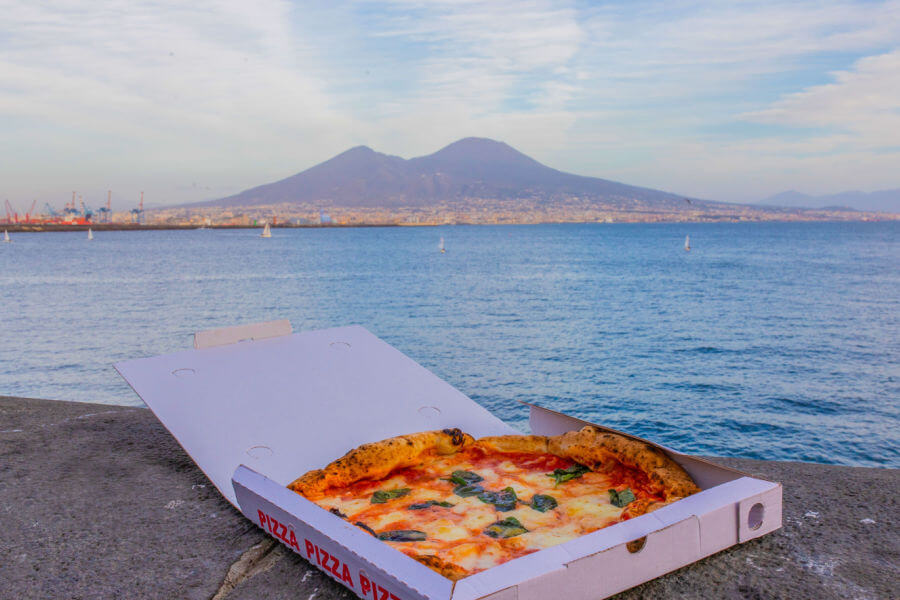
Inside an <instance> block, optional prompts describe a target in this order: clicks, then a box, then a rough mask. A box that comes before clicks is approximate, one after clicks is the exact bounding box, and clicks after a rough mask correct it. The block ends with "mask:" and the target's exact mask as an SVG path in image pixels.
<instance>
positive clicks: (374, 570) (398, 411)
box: [116, 321, 781, 600]
mask: <svg viewBox="0 0 900 600" xmlns="http://www.w3.org/2000/svg"><path fill="white" fill-rule="evenodd" d="M116 369H117V370H118V371H119V373H120V374H121V375H122V376H123V377H124V378H125V379H126V380H127V381H128V383H129V384H130V385H131V387H132V388H133V389H134V390H135V392H137V394H138V395H139V396H140V397H141V398H142V399H143V400H144V402H145V403H146V404H147V406H149V407H150V409H151V410H153V412H154V413H155V414H156V416H157V417H158V418H159V419H160V421H162V423H163V425H165V426H166V428H168V430H169V431H170V432H171V433H172V435H174V436H175V438H176V439H177V440H178V442H179V443H180V444H181V445H182V446H183V447H184V449H185V450H186V451H187V453H188V454H189V455H190V456H191V458H192V459H193V460H194V461H195V462H196V463H197V465H199V467H200V468H201V469H202V470H203V472H204V473H206V475H207V476H208V477H209V479H210V480H211V481H212V482H213V484H214V485H215V486H216V487H217V488H218V489H219V491H220V492H221V493H222V495H224V496H225V498H227V499H228V501H229V502H231V503H232V504H233V505H234V506H236V507H237V508H239V509H240V510H241V512H243V513H244V515H246V516H247V518H249V519H250V520H252V521H253V522H255V523H256V524H258V525H260V526H261V527H263V528H264V529H265V530H266V531H268V532H269V533H270V534H271V535H273V536H274V537H276V538H277V539H279V540H280V541H281V542H282V543H284V544H285V545H287V546H288V547H289V548H291V549H292V550H294V551H295V552H298V553H299V554H301V555H302V556H304V557H305V558H307V559H308V560H309V561H310V562H311V563H313V564H315V565H316V566H318V567H319V568H320V569H322V570H323V571H324V572H325V573H327V574H328V575H329V576H331V577H332V578H334V579H335V580H336V581H338V582H339V583H341V584H343V585H345V586H347V587H348V588H350V589H351V590H353V591H354V592H355V593H356V594H357V595H358V596H360V597H361V598H371V599H373V600H387V599H404V600H407V599H410V600H411V599H415V598H429V599H434V600H438V599H440V600H451V599H452V600H474V599H478V598H490V599H492V600H527V599H532V598H533V599H540V598H550V597H555V598H571V599H579V598H585V599H588V598H591V599H597V598H604V597H607V596H610V595H612V594H615V593H617V592H620V591H622V590H625V589H628V588H630V587H632V586H635V585H638V584H640V583H643V582H645V581H648V580H650V579H653V578H654V577H657V576H659V575H662V574H663V573H667V572H669V571H672V570H675V569H677V568H679V567H682V566H684V565H687V564H690V563H692V562H694V561H696V560H698V559H700V558H702V557H704V556H709V555H710V554H713V553H715V552H718V551H720V550H723V549H725V548H728V547H729V546H732V545H734V544H737V543H740V542H744V541H746V540H749V539H752V538H755V537H759V536H761V535H764V534H766V533H769V532H771V531H773V530H775V529H778V528H779V527H781V485H780V484H777V483H773V482H770V481H765V480H762V479H756V478H753V477H749V476H747V475H746V474H743V473H740V472H738V471H734V470H732V469H726V468H723V467H719V466H717V465H714V464H712V463H709V462H707V461H704V460H701V459H697V458H693V457H690V456H686V455H684V454H680V453H678V452H675V451H674V450H671V449H668V448H663V447H661V446H658V447H660V448H662V449H663V450H664V451H666V452H667V453H668V454H669V455H670V456H671V457H672V458H673V459H675V460H676V461H677V462H678V463H680V464H681V465H682V466H683V467H684V468H685V469H686V470H687V471H688V472H689V473H690V474H691V476H692V477H693V478H694V480H695V481H696V482H697V484H698V485H699V486H700V487H701V488H702V490H703V491H702V492H700V493H699V494H695V495H693V496H691V497H689V498H685V499H683V500H680V501H678V502H676V503H674V504H670V505H668V506H666V507H663V508H661V509H659V510H657V511H655V512H652V513H650V514H647V515H643V516H641V517H638V518H635V519H631V520H629V521H626V522H624V523H619V524H616V525H613V526H611V527H607V528H605V529H602V530H600V531H596V532H594V533H591V534H588V535H585V536H582V537H580V538H578V539H575V540H571V541H569V542H566V543H563V544H560V545H558V546H554V547H552V548H547V549H545V550H541V551H539V552H535V553H533V554H529V555H528V556H524V557H521V558H518V559H515V560H512V561H509V562H507V563H505V564H502V565H499V566H497V567H494V568H492V569H489V570H487V571H483V572H481V573H478V574H475V575H472V576H470V577H466V578H465V579H462V580H460V581H458V582H456V583H455V584H454V582H452V581H450V580H449V579H446V578H444V577H442V576H441V575H439V574H437V573H435V572H434V571H432V570H431V569H428V568H427V567H425V566H423V565H421V564H420V563H418V562H416V561H415V560H413V559H411V558H409V557H407V556H406V555H404V554H402V553H400V552H398V551H397V550H395V549H393V548H391V547H390V546H388V545H387V544H384V543H382V542H380V541H378V540H377V539H375V538H373V537H372V536H370V535H369V534H368V533H365V532H363V531H362V530H360V529H359V528H357V527H355V526H353V525H351V524H349V523H347V522H346V521H344V520H343V519H341V518H339V517H337V516H335V515H332V514H331V513H329V512H328V511H326V510H323V509H321V508H320V507H318V506H316V505H315V504H313V503H311V502H309V501H308V500H306V499H305V498H303V497H302V496H300V495H298V494H295V493H294V492H292V491H290V490H288V489H287V488H286V487H285V486H286V485H287V484H288V483H290V482H291V481H293V480H294V479H296V478H297V477H298V476H300V475H302V474H303V473H305V472H307V471H309V470H311V469H316V468H321V467H322V466H323V465H325V464H327V463H329V462H331V461H332V460H334V459H335V458H337V457H339V456H341V455H343V454H344V453H345V452H346V451H347V450H350V449H351V448H355V447H356V446H358V445H359V444H362V443H365V442H371V441H376V440H381V439H384V438H388V437H392V436H395V435H401V434H405V433H410V432H416V431H424V430H431V429H444V428H448V427H459V428H460V429H462V430H463V431H466V432H467V433H470V434H472V435H473V436H475V437H481V436H485V435H503V434H509V433H520V432H518V431H516V430H514V429H513V428H512V427H510V426H509V425H507V424H506V423H504V422H503V421H501V420H499V419H498V418H497V417H495V416H494V415H492V414H491V413H490V412H488V411H487V410H485V409H484V408H483V407H481V406H480V405H478V404H476V403H475V402H474V401H472V400H471V399H469V398H468V397H466V396H465V395H464V394H462V393H461V392H459V391H458V390H456V389H455V388H453V387H452V386H450V385H449V384H448V383H446V382H444V381H443V380H441V379H440V378H438V377H437V376H435V375H434V374H433V373H431V372H429V371H428V370H426V369H425V368H423V367H422V366H420V365H419V364H417V363H416V362H414V361H413V360H411V359H410V358H408V357H407V356H405V355H403V354H401V353H400V352H399V351H397V350H396V349H395V348H393V347H391V346H390V345H388V344H387V343H385V342H383V341H382V340H380V339H378V338H377V337H375V336H374V335H372V334H371V333H369V332H368V331H366V330H365V329H363V328H362V327H358V326H352V327H341V328H336V329H325V330H320V331H310V332H304V333H298V334H292V333H291V328H290V324H289V323H288V322H287V321H278V322H271V323H263V324H259V325H251V326H242V327H235V328H225V329H221V330H215V331H212V332H203V333H199V334H197V336H196V337H195V349H194V350H187V351H183V352H176V353H174V354H167V355H163V356H156V357H152V358H144V359H138V360H131V361H125V362H121V363H118V364H116ZM530 411H531V415H530V425H531V430H532V432H534V433H536V434H542V435H555V434H559V433H562V432H565V431H570V430H573V429H578V428H580V427H582V426H583V425H585V424H586V422H585V421H581V420H579V419H576V418H573V417H569V416H566V415H564V414H561V413H558V412H555V411H551V410H547V409H544V408H541V407H538V406H530ZM642 537H645V538H646V541H645V543H644V546H643V548H642V549H640V550H639V551H638V552H635V553H631V552H629V551H628V549H627V548H626V545H625V544H626V543H627V542H629V541H632V540H636V539H638V538H642Z"/></svg>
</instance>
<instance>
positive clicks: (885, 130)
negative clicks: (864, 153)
mask: <svg viewBox="0 0 900 600" xmlns="http://www.w3.org/2000/svg"><path fill="white" fill-rule="evenodd" d="M832 76H833V78H834V82H833V83H828V84H825V85H816V86H811V87H809V88H807V89H805V90H803V91H800V92H795V93H793V94H788V95H786V96H784V97H783V98H781V99H779V100H778V101H777V102H775V103H773V104H772V105H771V106H770V107H769V108H766V109H764V110H759V111H754V112H749V113H745V114H744V115H743V118H745V119H747V120H749V121H755V122H758V123H770V124H777V125H785V126H788V127H808V128H826V129H827V130H829V131H831V132H835V133H830V134H829V135H825V136H814V137H813V138H812V140H810V141H807V142H805V144H806V145H808V146H810V145H811V146H813V147H811V148H809V151H834V150H835V149H836V148H838V147H852V148H854V149H867V150H879V149H894V150H896V149H897V148H900V50H894V51H893V52H889V53H887V54H881V55H877V56H868V57H865V58H862V59H860V60H858V61H857V62H856V63H855V64H854V65H853V68H852V69H849V70H846V71H836V72H834V73H832Z"/></svg>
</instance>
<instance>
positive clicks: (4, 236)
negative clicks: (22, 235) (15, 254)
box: [3, 229, 12, 242]
mask: <svg viewBox="0 0 900 600" xmlns="http://www.w3.org/2000/svg"><path fill="white" fill-rule="evenodd" d="M3 241H4V242H11V241H12V240H11V239H9V232H8V231H7V230H5V229H4V230H3Z"/></svg>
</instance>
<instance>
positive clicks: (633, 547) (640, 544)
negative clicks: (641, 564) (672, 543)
mask: <svg viewBox="0 0 900 600" xmlns="http://www.w3.org/2000/svg"><path fill="white" fill-rule="evenodd" d="M646 544H647V536H646V535H645V536H644V537H639V538H638V539H636V540H631V541H630V542H628V543H627V544H625V548H626V549H627V550H628V551H629V552H630V553H632V554H637V553H638V552H640V551H641V550H643V549H644V546H645V545H646Z"/></svg>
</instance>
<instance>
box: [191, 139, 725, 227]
mask: <svg viewBox="0 0 900 600" xmlns="http://www.w3.org/2000/svg"><path fill="white" fill-rule="evenodd" d="M571 197H579V198H586V199H589V200H594V201H597V202H601V201H602V202H604V203H606V204H610V205H614V206H620V207H623V208H641V207H646V208H652V209H673V208H675V209H677V208H681V207H689V206H690V205H689V204H688V203H687V202H686V201H685V199H684V197H683V196H679V195H676V194H670V193H667V192H660V191H657V190H651V189H647V188H640V187H635V186H629V185H625V184H622V183H617V182H614V181H607V180H605V179H599V178H596V177H583V176H580V175H572V174H569V173H563V172H562V171H557V170H556V169H552V168H550V167H547V166H545V165H542V164H541V163H539V162H537V161H536V160H534V159H532V158H530V157H528V156H526V155H524V154H522V153H521V152H519V151H517V150H515V149H514V148H512V147H510V146H508V145H507V144H504V143H502V142H497V141H494V140H489V139H484V138H465V139H462V140H459V141H457V142H454V143H452V144H450V145H449V146H446V147H445V148H442V149H441V150H439V151H437V152H435V153H434V154H429V155H427V156H421V157H418V158H412V159H409V160H405V159H403V158H400V157H397V156H389V155H386V154H381V153H379V152H375V151H374V150H372V149H370V148H367V147H365V146H358V147H356V148H352V149H350V150H347V151H346V152H343V153H341V154H339V155H337V156H335V157H334V158H331V159H329V160H327V161H325V162H323V163H320V164H318V165H316V166H314V167H312V168H310V169H307V170H306V171H303V172H301V173H298V174H296V175H293V176H291V177H288V178H286V179H282V180H281V181H276V182H274V183H269V184H266V185H261V186H259V187H255V188H251V189H249V190H245V191H243V192H241V193H239V194H236V195H234V196H229V197H227V198H222V199H220V200H212V201H208V202H203V203H200V204H202V205H206V206H254V205H260V204H279V203H290V202H297V203H321V204H323V205H333V206H344V207H363V206H365V207H372V206H385V207H392V206H429V205H434V204H447V203H453V202H454V201H458V200H463V199H466V198H482V199H515V198H529V199H532V200H538V201H539V202H553V201H554V200H557V199H560V198H571ZM695 202H699V201H695ZM716 204H717V203H716ZM195 206H196V205H195Z"/></svg>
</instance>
